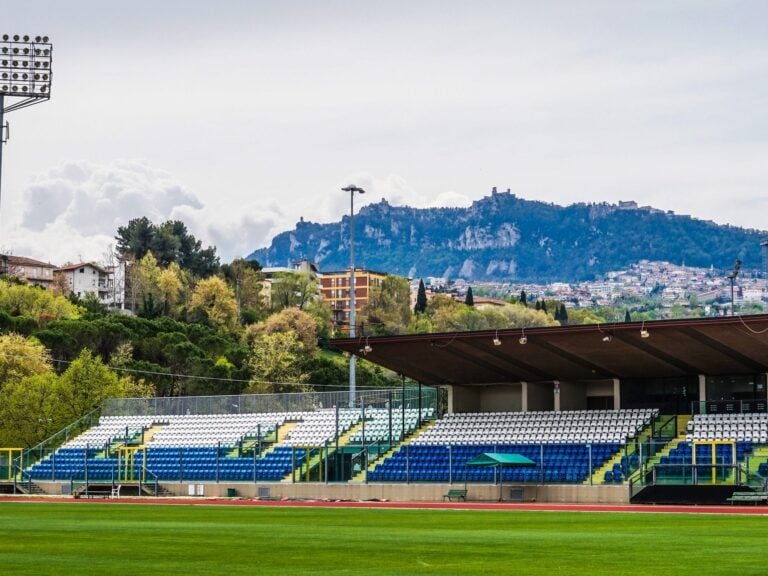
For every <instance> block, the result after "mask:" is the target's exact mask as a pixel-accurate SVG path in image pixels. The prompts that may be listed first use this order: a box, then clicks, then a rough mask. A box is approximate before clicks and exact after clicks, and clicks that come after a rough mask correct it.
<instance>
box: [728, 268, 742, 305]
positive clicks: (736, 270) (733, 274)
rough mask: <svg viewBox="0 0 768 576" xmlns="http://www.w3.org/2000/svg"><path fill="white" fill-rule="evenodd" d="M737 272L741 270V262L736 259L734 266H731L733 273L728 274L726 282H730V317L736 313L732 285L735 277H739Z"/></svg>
mask: <svg viewBox="0 0 768 576" xmlns="http://www.w3.org/2000/svg"><path fill="white" fill-rule="evenodd" d="M739 270H741V260H739V259H738V258H737V259H736V262H735V264H734V265H733V271H732V272H731V273H730V274H728V280H730V281H731V316H733V315H734V314H735V313H736V312H735V310H734V304H733V284H734V282H735V281H736V276H738V275H739Z"/></svg>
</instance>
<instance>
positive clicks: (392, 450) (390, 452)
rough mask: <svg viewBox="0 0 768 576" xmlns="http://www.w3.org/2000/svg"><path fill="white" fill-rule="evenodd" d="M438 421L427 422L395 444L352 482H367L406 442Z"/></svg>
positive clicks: (354, 477) (370, 463) (353, 478)
mask: <svg viewBox="0 0 768 576" xmlns="http://www.w3.org/2000/svg"><path fill="white" fill-rule="evenodd" d="M435 422H436V420H430V421H428V422H425V423H424V424H422V425H421V427H420V428H417V429H416V430H414V431H413V432H412V433H411V434H410V435H409V436H406V437H405V438H404V439H403V441H402V442H398V443H397V444H393V445H392V446H391V447H390V449H389V450H387V451H386V452H384V454H380V455H379V457H378V458H376V459H375V460H373V461H371V462H369V463H368V468H367V469H365V470H361V471H360V472H358V473H357V475H355V476H353V477H352V479H351V480H350V482H357V483H358V484H362V483H363V482H365V478H366V476H367V474H368V472H370V471H371V470H374V469H375V468H376V466H377V465H379V464H382V463H384V462H386V461H387V459H388V458H389V457H390V456H392V455H393V454H394V453H395V452H396V451H397V450H398V449H399V448H400V447H401V446H402V445H403V444H404V443H405V442H406V441H410V440H414V439H416V438H418V437H419V435H420V434H421V433H422V432H424V431H425V430H426V429H427V428H429V427H430V426H432V425H433V424H434V423H435Z"/></svg>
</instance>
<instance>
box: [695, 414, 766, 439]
mask: <svg viewBox="0 0 768 576" xmlns="http://www.w3.org/2000/svg"><path fill="white" fill-rule="evenodd" d="M686 440H688V441H689V442H691V441H698V440H737V441H742V442H745V441H749V442H757V443H761V444H765V443H768V414H766V413H738V414H697V415H695V416H694V417H693V419H691V420H690V421H689V422H688V427H687V434H686Z"/></svg>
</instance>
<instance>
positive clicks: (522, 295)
mask: <svg viewBox="0 0 768 576" xmlns="http://www.w3.org/2000/svg"><path fill="white" fill-rule="evenodd" d="M520 304H522V305H523V306H528V295H527V294H526V293H525V290H521V291H520Z"/></svg>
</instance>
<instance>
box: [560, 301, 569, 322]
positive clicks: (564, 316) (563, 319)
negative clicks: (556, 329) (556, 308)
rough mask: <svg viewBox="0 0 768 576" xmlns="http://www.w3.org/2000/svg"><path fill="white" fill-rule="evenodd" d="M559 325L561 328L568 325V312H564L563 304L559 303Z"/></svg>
mask: <svg viewBox="0 0 768 576" xmlns="http://www.w3.org/2000/svg"><path fill="white" fill-rule="evenodd" d="M560 324H562V325H563V326H565V325H567V324H568V310H566V308H565V303H564V302H560Z"/></svg>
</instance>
